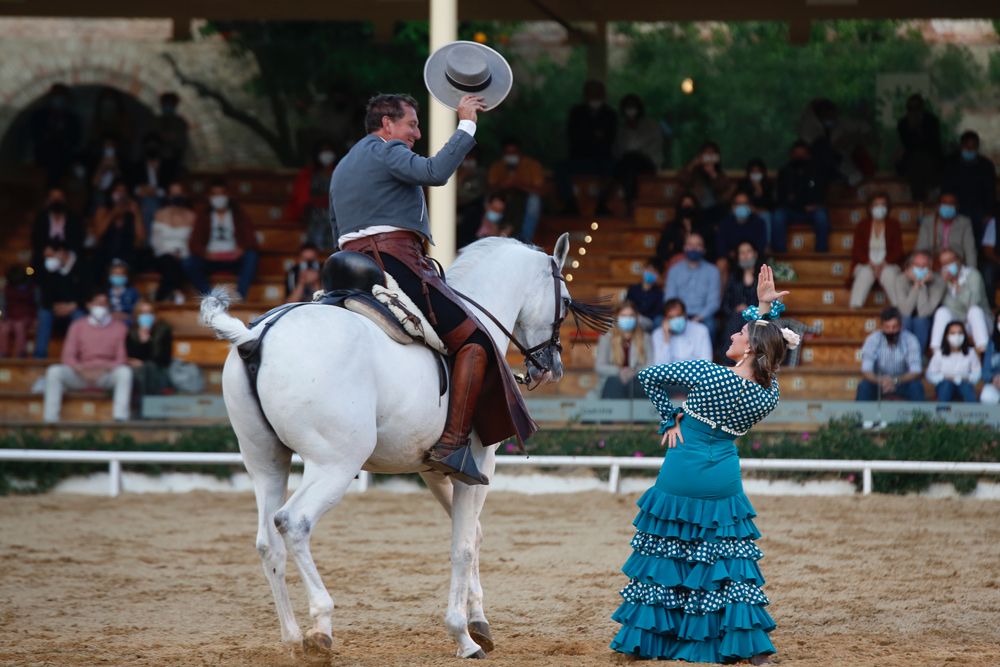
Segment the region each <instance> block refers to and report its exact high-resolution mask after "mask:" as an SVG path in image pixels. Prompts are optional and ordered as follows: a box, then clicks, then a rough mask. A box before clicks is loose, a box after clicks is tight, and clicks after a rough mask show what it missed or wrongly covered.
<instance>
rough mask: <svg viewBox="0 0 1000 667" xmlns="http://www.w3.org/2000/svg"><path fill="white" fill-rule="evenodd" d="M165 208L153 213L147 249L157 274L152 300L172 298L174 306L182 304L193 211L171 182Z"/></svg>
mask: <svg viewBox="0 0 1000 667" xmlns="http://www.w3.org/2000/svg"><path fill="white" fill-rule="evenodd" d="M167 194H168V195H169V197H168V198H167V205H166V206H164V207H163V208H161V209H160V210H159V211H157V212H156V216H155V217H154V218H153V236H152V240H151V241H150V246H151V247H152V250H153V257H154V264H155V266H156V270H157V271H158V272H159V273H160V284H159V285H158V286H157V288H156V300H157V301H166V300H167V299H171V298H172V299H173V301H174V303H176V304H182V303H184V292H182V291H181V288H182V287H183V285H184V268H183V266H182V263H183V261H184V260H185V259H186V258H187V256H188V254H189V253H190V251H189V247H188V246H189V243H190V241H191V230H192V229H194V221H195V217H196V216H195V212H194V209H192V208H191V201H190V200H189V199H188V198H187V196H186V195H185V192H184V186H183V185H182V184H181V183H171V184H170V188H169V190H168V191H167Z"/></svg>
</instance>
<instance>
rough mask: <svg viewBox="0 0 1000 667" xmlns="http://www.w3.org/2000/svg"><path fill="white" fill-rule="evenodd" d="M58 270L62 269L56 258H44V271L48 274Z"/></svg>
mask: <svg viewBox="0 0 1000 667" xmlns="http://www.w3.org/2000/svg"><path fill="white" fill-rule="evenodd" d="M60 268H62V262H60V261H59V258H58V257H46V258H45V270H46V271H48V272H49V273H55V272H56V271H58V270H59V269H60Z"/></svg>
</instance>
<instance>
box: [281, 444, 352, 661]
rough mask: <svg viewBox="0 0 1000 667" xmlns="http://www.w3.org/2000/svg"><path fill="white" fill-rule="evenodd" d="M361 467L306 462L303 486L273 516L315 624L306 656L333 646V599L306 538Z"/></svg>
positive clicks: (306, 641)
mask: <svg viewBox="0 0 1000 667" xmlns="http://www.w3.org/2000/svg"><path fill="white" fill-rule="evenodd" d="M362 464H363V459H362V460H361V461H358V462H357V463H356V465H355V464H354V463H352V462H351V461H349V460H344V459H342V460H339V461H337V463H336V464H332V463H331V464H330V465H322V464H317V463H315V462H313V461H310V460H308V459H307V460H306V466H305V471H304V472H303V476H302V486H300V487H299V488H298V489H297V490H296V491H295V493H293V494H292V497H291V498H289V500H288V502H287V503H285V506H284V507H282V508H281V509H280V510H279V511H278V513H277V514H275V516H274V525H275V526H276V527H277V529H278V532H280V533H281V534H282V535H283V536H284V538H285V544H286V545H287V546H288V550H289V551H290V552H291V553H292V558H294V559H295V564H296V565H298V568H299V572H300V573H301V575H302V581H303V583H305V586H306V591H307V592H308V595H309V615H310V616H312V618H313V621H314V625H313V628H312V629H311V630H310V631H309V632H307V633H306V636H305V638H304V639H303V641H302V646H303V648H304V649H305V651H306V653H308V654H327V653H329V652H330V650H331V648H332V646H333V598H332V597H330V593H329V592H328V591H327V590H326V587H325V586H324V585H323V579H322V578H321V577H320V575H319V570H317V569H316V563H315V562H314V561H313V557H312V553H311V552H310V550H309V537H310V535H311V534H312V530H313V528H314V527H315V526H316V522H317V521H319V519H320V517H322V516H323V514H324V513H326V512H327V510H330V509H331V508H333V507H334V506H336V505H337V504H338V503H339V502H340V501H341V499H343V497H344V493H345V492H346V491H347V487H348V486H350V484H351V480H352V479H354V477H355V475H357V474H358V472H359V471H360V470H361V465H362Z"/></svg>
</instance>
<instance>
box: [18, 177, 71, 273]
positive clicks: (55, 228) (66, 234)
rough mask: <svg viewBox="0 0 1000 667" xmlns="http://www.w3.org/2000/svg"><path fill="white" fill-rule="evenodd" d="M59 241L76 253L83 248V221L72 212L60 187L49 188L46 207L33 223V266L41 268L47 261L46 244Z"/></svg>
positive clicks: (36, 268) (37, 268)
mask: <svg viewBox="0 0 1000 667" xmlns="http://www.w3.org/2000/svg"><path fill="white" fill-rule="evenodd" d="M55 241H59V242H61V243H63V244H65V245H66V247H67V248H69V249H70V250H72V251H73V252H75V253H79V252H80V251H81V250H83V222H81V221H80V219H79V218H78V217H76V216H75V215H73V213H71V212H70V210H69V208H68V206H67V204H66V193H64V192H63V191H62V190H61V189H60V188H52V189H50V190H49V193H48V196H47V197H46V199H45V208H43V209H42V210H41V211H39V212H38V215H37V216H35V222H34V223H33V224H32V225H31V266H32V267H34V268H35V270H36V271H38V270H41V268H42V264H43V263H44V261H45V246H47V245H49V244H51V243H53V242H55Z"/></svg>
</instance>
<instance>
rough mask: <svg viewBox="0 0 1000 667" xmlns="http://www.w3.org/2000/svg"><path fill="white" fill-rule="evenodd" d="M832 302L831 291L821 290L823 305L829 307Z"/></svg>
mask: <svg viewBox="0 0 1000 667" xmlns="http://www.w3.org/2000/svg"><path fill="white" fill-rule="evenodd" d="M833 301H834V295H833V290H829V289H828V290H823V303H825V304H826V305H828V306H829V305H831V304H833Z"/></svg>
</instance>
